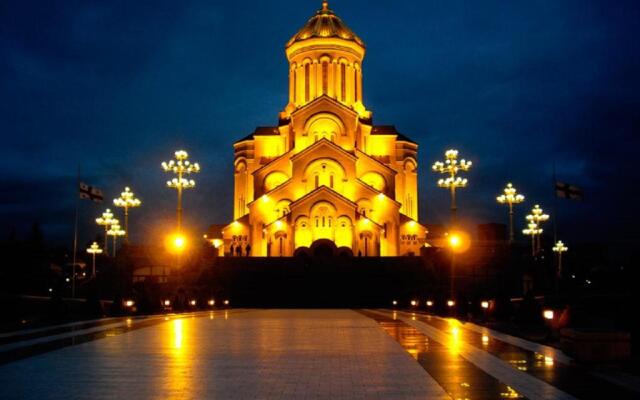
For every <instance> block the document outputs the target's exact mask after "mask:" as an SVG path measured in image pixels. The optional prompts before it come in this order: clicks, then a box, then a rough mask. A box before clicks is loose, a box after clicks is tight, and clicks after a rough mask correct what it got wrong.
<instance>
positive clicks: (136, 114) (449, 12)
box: [0, 0, 640, 243]
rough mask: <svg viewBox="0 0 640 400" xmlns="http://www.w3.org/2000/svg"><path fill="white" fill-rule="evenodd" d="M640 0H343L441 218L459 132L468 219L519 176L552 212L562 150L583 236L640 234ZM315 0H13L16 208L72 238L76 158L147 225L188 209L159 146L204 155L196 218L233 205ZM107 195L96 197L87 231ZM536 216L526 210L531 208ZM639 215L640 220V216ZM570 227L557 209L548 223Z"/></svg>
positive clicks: (428, 210)
mask: <svg viewBox="0 0 640 400" xmlns="http://www.w3.org/2000/svg"><path fill="white" fill-rule="evenodd" d="M639 4H640V3H638V2H637V1H622V0H620V1H615V2H609V1H586V0H578V1H556V0H548V1H515V2H505V1H484V2H468V1H395V2H391V1H364V0H350V1H346V0H342V1H339V0H334V1H332V2H330V6H331V8H333V9H334V10H335V11H336V12H337V13H338V15H340V16H341V17H342V18H343V20H344V21H345V22H346V23H347V24H348V25H349V26H350V27H351V28H352V29H353V30H354V31H355V32H356V33H358V35H359V36H360V37H362V38H363V39H364V41H365V42H366V44H367V56H366V58H365V63H364V66H363V67H364V99H365V104H366V106H367V107H368V108H369V109H371V110H372V111H373V112H374V122H375V123H377V124H394V125H396V126H397V127H398V129H399V130H400V131H401V132H403V133H404V134H406V135H408V136H409V137H412V138H413V139H415V140H416V141H418V142H419V143H420V161H421V165H420V200H421V216H420V219H421V221H423V222H425V221H426V222H429V223H437V222H441V221H446V220H447V218H448V197H447V193H446V192H445V191H444V190H442V189H438V188H437V187H436V186H435V180H436V176H435V175H434V174H433V173H432V172H431V171H430V165H431V164H432V163H433V161H435V160H439V159H441V158H442V153H443V151H444V150H445V149H446V148H448V147H455V148H458V149H459V150H460V151H461V153H462V154H463V155H464V156H465V157H467V158H468V159H471V160H473V161H474V162H475V164H476V166H475V169H474V170H473V171H472V172H471V173H470V174H469V180H470V187H469V188H468V189H466V190H465V191H464V192H463V193H462V194H461V195H460V215H461V218H464V219H467V220H468V221H471V222H474V223H475V222H489V221H497V222H504V221H505V220H506V210H505V209H503V208H500V207H498V206H497V205H496V204H495V196H496V195H497V194H498V193H499V192H500V191H501V188H502V187H503V186H504V184H505V183H506V182H507V181H513V183H514V184H515V185H516V186H517V187H518V189H521V191H522V192H524V193H525V195H527V198H528V201H527V203H525V206H523V207H520V208H519V211H520V213H519V215H518V217H522V215H524V212H525V210H526V209H528V208H530V207H531V206H532V205H533V204H534V202H539V203H540V204H541V205H542V206H543V208H545V209H547V210H548V211H552V204H553V197H552V187H551V186H552V177H551V170H552V163H553V160H554V159H555V160H557V171H558V176H559V178H560V179H562V180H564V181H568V182H570V183H573V184H576V185H579V186H581V187H582V188H583V189H584V191H585V201H583V202H581V203H567V202H566V201H565V202H561V207H560V210H559V211H560V225H559V226H560V233H561V235H562V237H563V238H566V241H567V242H570V243H571V242H572V241H574V242H575V241H587V240H593V239H594V238H595V240H598V239H599V238H603V237H604V238H614V237H615V238H616V240H622V241H627V242H628V241H631V240H635V239H637V238H638V236H639V235H638V233H637V228H636V226H637V224H638V221H639V218H638V216H637V213H636V211H635V207H634V205H635V201H636V195H635V191H636V187H635V186H636V185H637V184H638V182H639V180H638V174H637V172H636V171H633V169H634V167H635V161H636V158H635V157H636V154H637V151H638V147H639V146H638V145H639V144H640V140H639V139H638V131H639V128H640V112H639V111H640V94H639V89H640V75H639V71H640V49H639V47H640V46H639V45H638V42H639V41H638V38H639V37H640V35H639V33H640V32H639V31H640V24H638V21H640V5H639ZM319 7H320V1H319V0H317V1H316V0H308V1H299V0H298V1H277V2H273V1H236V2H231V1H174V0H172V1H162V2H160V1H157V2H155V1H154V2H148V1H109V2H104V1H86V0H77V1H74V0H68V1H53V0H52V1H44V0H43V1H29V0H7V1H3V2H1V3H0V132H1V134H2V137H3V144H4V146H3V148H4V150H5V151H4V152H3V153H4V154H3V157H2V158H1V159H0V170H2V174H3V178H2V185H1V187H0V196H1V197H0V199H1V208H0V222H1V226H2V229H3V231H4V232H3V233H2V234H3V235H5V234H6V232H8V231H9V229H10V227H12V226H15V227H16V228H17V229H18V231H19V232H24V231H25V230H26V229H27V228H28V226H30V225H31V223H32V222H33V221H38V222H39V223H40V224H41V225H42V227H43V228H44V230H45V232H46V233H47V235H48V237H49V238H51V239H54V240H56V241H58V242H60V243H69V242H70V239H71V236H72V226H73V207H74V201H75V174H76V168H77V165H78V163H80V164H81V166H82V175H83V176H82V178H83V180H85V181H87V182H89V183H91V184H95V185H98V186H100V187H102V188H103V189H104V191H105V193H106V194H107V196H108V197H109V198H112V197H114V196H115V195H117V194H118V193H119V192H120V190H121V189H122V188H123V187H124V186H125V185H130V186H131V187H132V188H133V189H134V191H135V192H136V193H137V194H139V196H140V197H141V198H142V200H143V202H144V204H143V208H142V209H140V210H136V211H135V212H134V214H133V217H132V233H133V237H134V239H136V240H141V239H143V236H146V237H153V234H154V233H156V232H157V231H159V230H161V228H162V227H163V226H171V224H172V222H173V218H174V211H173V209H174V205H175V193H174V192H172V191H169V190H168V189H165V188H164V182H165V180H166V176H164V174H163V173H162V171H161V169H160V162H161V161H163V160H167V159H169V158H170V157H171V155H172V152H173V151H174V150H175V149H177V148H185V149H186V150H188V151H189V152H190V154H191V155H192V157H193V159H194V160H196V161H199V162H200V163H201V165H202V169H203V171H202V173H201V174H199V175H198V176H196V180H197V182H198V187H197V188H196V189H195V190H193V191H191V192H189V193H187V195H186V203H185V207H186V210H187V211H186V219H187V221H189V223H190V224H191V226H192V227H194V228H197V229H200V230H202V229H204V228H205V227H206V226H207V225H208V224H209V223H222V222H228V221H230V218H231V216H232V195H233V193H232V192H233V189H232V157H233V154H232V153H233V152H232V146H231V145H232V143H233V142H234V141H235V140H237V139H238V138H240V137H242V136H245V135H246V134H248V133H250V132H251V131H252V130H253V129H254V127H255V126H257V125H275V124H276V122H277V113H278V112H279V111H280V110H281V109H282V108H283V107H284V106H285V104H286V101H287V84H288V80H287V63H286V59H285V56H284V43H285V42H286V41H287V40H288V39H289V38H290V37H291V36H292V35H293V34H294V33H295V32H296V31H297V29H299V28H300V27H301V26H302V25H303V24H304V22H305V21H306V20H307V18H308V17H309V16H311V15H312V13H313V12H314V11H315V10H316V9H318V8H319ZM104 206H105V205H102V206H96V205H92V204H90V203H88V202H85V203H83V209H82V213H81V240H82V241H84V240H88V239H89V238H90V237H91V236H92V235H93V234H95V233H97V232H98V229H97V227H94V226H93V225H92V223H91V222H92V220H93V218H95V216H97V214H98V213H99V212H101V211H102V208H104ZM518 221H520V218H518ZM634 224H635V225H636V226H633V225H634ZM550 228H551V227H550V226H548V229H550Z"/></svg>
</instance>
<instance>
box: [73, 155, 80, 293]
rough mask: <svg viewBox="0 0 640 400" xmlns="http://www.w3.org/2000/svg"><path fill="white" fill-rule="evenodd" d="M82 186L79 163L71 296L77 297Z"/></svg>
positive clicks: (75, 191)
mask: <svg viewBox="0 0 640 400" xmlns="http://www.w3.org/2000/svg"><path fill="white" fill-rule="evenodd" d="M79 187H80V164H78V175H77V177H76V188H75V190H74V193H75V195H76V215H75V223H74V228H73V263H72V264H71V298H75V297H76V254H77V253H78V208H79V207H80V195H79V194H78V188H79Z"/></svg>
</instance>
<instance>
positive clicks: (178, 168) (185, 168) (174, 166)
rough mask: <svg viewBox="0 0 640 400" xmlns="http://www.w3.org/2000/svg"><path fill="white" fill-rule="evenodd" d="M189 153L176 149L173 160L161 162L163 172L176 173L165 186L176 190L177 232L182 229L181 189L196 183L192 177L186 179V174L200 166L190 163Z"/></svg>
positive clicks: (195, 171)
mask: <svg viewBox="0 0 640 400" xmlns="http://www.w3.org/2000/svg"><path fill="white" fill-rule="evenodd" d="M188 158H189V155H188V154H187V152H186V151H184V150H178V151H176V152H175V160H171V161H169V162H163V163H162V169H163V170H164V171H165V172H169V173H173V174H175V175H176V177H174V178H173V179H171V180H170V181H167V187H170V188H173V189H176V190H177V191H178V207H177V209H176V212H177V218H178V232H180V231H181V230H182V191H183V190H184V189H189V188H192V187H194V186H195V185H196V182H195V181H194V180H193V179H186V178H185V176H186V175H191V174H195V173H198V172H200V166H199V165H198V163H193V164H192V163H191V162H190V161H189V160H187V159H188Z"/></svg>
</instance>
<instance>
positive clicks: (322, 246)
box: [311, 239, 338, 258]
mask: <svg viewBox="0 0 640 400" xmlns="http://www.w3.org/2000/svg"><path fill="white" fill-rule="evenodd" d="M337 251H338V248H337V247H336V245H335V243H333V242H332V241H331V240H329V239H318V240H316V241H315V242H313V243H312V244H311V254H312V255H313V257H320V258H322V257H325V258H326V257H333V256H335V255H336V254H337Z"/></svg>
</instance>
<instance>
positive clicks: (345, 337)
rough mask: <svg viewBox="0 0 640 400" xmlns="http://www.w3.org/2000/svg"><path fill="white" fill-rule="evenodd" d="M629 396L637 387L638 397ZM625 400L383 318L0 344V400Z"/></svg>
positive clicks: (477, 337)
mask: <svg viewBox="0 0 640 400" xmlns="http://www.w3.org/2000/svg"><path fill="white" fill-rule="evenodd" d="M636 390H637V389H636ZM36 398H37V399H59V398H65V399H68V398H71V399H114V398H134V399H149V398H154V399H155V398H172V399H213V398H224V399H456V400H457V399H470V400H471V399H479V400H482V399H505V398H519V399H603V398H611V399H633V398H640V392H634V391H633V387H631V386H629V385H626V386H620V385H616V384H614V383H612V382H610V381H607V380H605V379H603V378H602V377H600V376H598V375H596V374H592V373H591V372H590V371H589V370H588V369H585V368H583V367H581V366H578V365H575V364H574V363H573V362H572V360H571V359H570V358H569V357H567V356H566V355H564V354H562V352H560V351H559V350H557V349H553V348H550V347H546V346H542V345H539V344H537V343H533V342H528V341H526V340H523V339H520V338H516V337H513V336H509V335H506V334H503V333H499V332H495V331H492V330H489V329H486V328H484V327H481V326H477V325H474V324H464V323H461V322H459V321H457V320H455V319H444V318H438V317H434V316H430V315H426V314H423V313H411V312H399V311H398V312H396V311H391V310H353V311H352V310H240V309H234V310H215V311H206V312H199V313H192V314H181V315H167V316H164V315H162V316H151V317H137V318H111V319H105V320H97V321H87V322H80V323H75V324H66V325H62V326H58V327H51V328H46V329H38V330H31V331H22V332H17V333H13V334H2V335H0V399H36Z"/></svg>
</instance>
